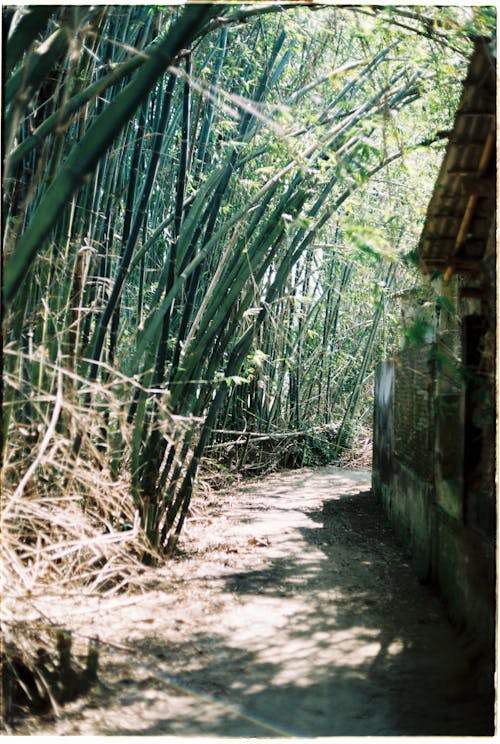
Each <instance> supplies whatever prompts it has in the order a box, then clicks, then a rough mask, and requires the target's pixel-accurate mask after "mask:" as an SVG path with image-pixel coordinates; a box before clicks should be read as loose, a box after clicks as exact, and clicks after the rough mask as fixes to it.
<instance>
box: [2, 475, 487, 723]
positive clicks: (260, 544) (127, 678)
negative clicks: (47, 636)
mask: <svg viewBox="0 0 500 744" xmlns="http://www.w3.org/2000/svg"><path fill="white" fill-rule="evenodd" d="M369 488H370V476H369V473H367V472H364V471H363V472H361V471H356V472H351V471H345V470H340V469H338V468H334V467H326V468H320V469H316V470H310V469H304V470H300V471H288V472H285V473H280V474H275V475H272V476H269V477H267V478H265V479H261V480H258V481H251V482H247V483H246V484H245V485H244V486H242V487H238V488H234V489H231V490H228V491H225V492H221V493H218V494H215V495H213V496H212V497H211V501H210V503H208V504H205V505H204V507H203V510H202V512H203V513H202V514H201V515H198V517H197V519H193V520H192V521H191V523H190V525H189V526H188V529H187V532H186V536H185V539H184V541H183V544H182V554H181V555H180V557H178V558H177V559H176V560H174V561H171V562H170V563H169V564H168V565H166V566H165V567H162V568H161V569H157V570H155V571H154V572H152V573H151V575H150V576H148V577H147V585H146V588H145V590H144V592H143V593H142V594H141V595H139V596H137V595H135V596H130V595H124V596H121V597H118V598H117V597H115V598H111V599H103V600H98V599H90V600H85V602H83V601H81V600H80V601H77V600H76V599H75V598H71V599H69V598H68V599H59V600H58V601H57V603H55V602H54V598H47V599H46V606H45V607H43V603H39V607H40V608H41V609H45V610H46V611H47V612H49V611H50V616H51V617H52V618H54V619H58V621H60V622H61V623H63V624H65V625H66V627H71V628H72V629H73V630H74V632H75V634H76V636H77V637H78V636H79V634H82V635H94V634H95V633H98V634H99V636H100V637H101V639H102V640H103V641H104V645H103V652H102V654H101V671H100V678H101V681H102V683H103V684H102V685H101V686H100V687H98V688H96V689H95V690H93V691H92V692H91V693H90V695H88V696H87V697H85V698H81V699H79V700H77V701H75V702H74V703H71V704H69V705H67V706H66V707H65V709H64V710H63V712H62V714H61V717H60V718H59V719H56V720H50V719H49V718H46V719H43V720H40V719H35V718H32V719H28V720H26V722H25V723H24V724H23V726H22V727H21V728H20V729H19V730H17V731H16V733H18V734H52V735H80V736H81V735H94V736H95V735H106V736H123V735H154V736H158V735H163V736H169V735H170V736H183V737H185V736H202V737H220V736H224V737H264V738H269V737H277V736H280V737H287V736H292V737H293V736H299V737H316V736H341V735H345V736H352V735H377V736H388V735H422V736H428V735H457V736H458V735H480V734H491V731H490V729H489V724H488V720H487V719H488V714H487V709H486V706H485V703H484V701H483V700H481V699H480V698H478V697H477V696H476V695H474V693H473V692H472V690H471V684H470V679H471V670H470V668H469V664H468V662H467V657H466V653H465V649H464V642H463V640H462V639H461V638H460V637H459V636H458V635H457V633H456V632H455V630H454V629H453V628H452V627H451V626H450V624H449V623H448V621H447V619H446V615H445V612H444V609H443V607H442V605H441V602H440V600H439V598H438V597H437V596H436V595H435V594H434V593H433V592H432V590H431V589H430V588H429V587H427V586H422V585H421V584H419V582H418V581H417V579H416V578H415V576H414V574H413V573H412V571H411V568H410V566H409V561H408V559H407V557H406V556H405V554H404V552H403V551H402V549H401V548H400V547H399V546H398V545H397V543H396V541H395V539H394V537H393V535H392V532H391V530H390V528H389V527H388V525H387V523H386V521H385V518H384V516H383V514H382V513H381V510H380V508H379V505H378V504H377V502H376V501H375V500H374V498H373V497H372V496H371V494H370V493H369ZM145 582H146V579H145ZM106 642H112V643H114V644H117V645H119V646H124V647H125V648H124V649H121V650H120V649H119V648H116V647H110V646H106Z"/></svg>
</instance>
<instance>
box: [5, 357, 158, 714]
mask: <svg viewBox="0 0 500 744" xmlns="http://www.w3.org/2000/svg"><path fill="white" fill-rule="evenodd" d="M28 361H29V362H30V363H35V362H36V363H37V364H40V360H39V359H38V360H37V359H34V358H30V359H27V358H26V357H24V358H22V359H21V362H22V366H26V364H27V363H28ZM9 366H10V370H12V371H9V370H7V373H6V374H5V376H4V403H5V408H4V415H5V416H6V429H7V437H6V441H5V447H4V457H3V471H2V538H3V540H2V566H3V578H2V583H3V606H2V630H3V638H4V643H3V651H2V665H3V668H4V673H5V678H6V679H7V687H6V688H5V689H4V703H5V704H4V714H5V715H7V716H9V715H10V714H11V713H12V711H17V712H19V711H22V710H25V709H27V708H29V709H31V710H43V709H45V708H46V707H47V706H48V705H50V706H52V708H53V710H54V711H56V709H57V704H58V703H61V702H65V701H66V700H68V699H71V697H72V696H73V695H75V694H77V693H78V691H79V690H83V689H85V686H86V685H87V683H88V681H89V677H88V674H89V672H88V670H87V672H85V669H83V671H82V669H80V668H79V667H78V665H77V664H75V662H74V661H71V659H70V656H68V650H67V649H66V651H64V648H65V646H64V643H63V641H61V637H60V636H58V635H57V634H58V632H59V630H60V629H59V630H57V629H56V630H55V629H54V628H53V627H52V626H51V620H50V618H47V617H42V616H41V615H39V614H37V613H36V611H35V612H33V607H36V599H37V597H43V596H47V595H51V596H52V595H53V596H54V597H57V596H64V595H65V594H66V595H67V594H68V593H70V592H75V593H77V594H78V595H79V596H82V595H86V594H88V595H89V596H90V595H93V594H96V593H99V594H100V595H101V596H106V595H110V594H115V593H118V592H121V591H124V590H125V589H130V588H134V587H135V588H138V587H140V584H141V577H142V576H143V574H144V572H145V569H144V563H145V562H149V563H153V562H154V561H155V560H156V554H155V552H154V550H153V548H152V547H151V544H150V542H149V541H148V538H147V536H146V534H145V532H144V530H143V527H142V525H141V522H140V518H139V512H138V509H137V506H136V504H135V503H134V500H133V497H132V493H131V487H130V474H129V473H128V472H125V473H122V472H118V473H116V472H114V471H116V462H117V461H118V462H119V461H120V460H121V461H122V462H123V461H124V460H126V458H127V452H128V447H129V444H128V439H129V437H128V431H127V424H126V405H127V402H128V401H129V400H130V398H131V395H130V394H129V395H128V396H127V395H125V396H124V395H123V390H120V395H118V394H117V392H116V389H115V387H114V384H112V383H110V384H109V385H108V386H107V387H105V386H103V385H96V386H95V389H94V390H93V391H92V393H93V400H94V402H96V401H97V403H98V405H93V406H92V408H91V409H90V407H87V406H86V405H85V399H84V396H82V394H81V388H79V387H78V385H80V384H81V382H82V381H80V380H77V378H76V376H75V375H74V374H73V373H72V372H71V370H70V369H64V368H63V367H62V366H60V365H59V366H57V367H56V366H55V365H54V366H51V365H49V364H48V363H45V365H44V370H43V374H41V373H40V371H39V370H38V375H37V376H38V379H43V380H44V386H45V388H46V389H44V390H41V389H40V388H38V389H36V390H34V389H33V387H30V386H29V385H27V384H20V383H19V366H18V367H16V365H9ZM76 382H77V383H78V385H77V384H75V383H76ZM119 382H120V386H121V387H122V388H123V385H124V384H125V382H124V380H123V379H120V381H119ZM77 389H78V390H79V393H78V394H77V392H76V390H77ZM82 398H83V402H82V400H81V399H82ZM122 401H125V402H122ZM110 431H111V432H113V438H112V437H111V436H110V437H109V438H106V437H103V432H110ZM77 438H79V442H80V444H79V447H78V448H75V447H74V443H75V441H76V439H77ZM115 442H119V446H120V451H119V452H118V453H117V451H116V449H115V450H114V449H113V448H114V443H115ZM42 626H43V627H44V628H45V631H43V632H42V630H41V627H42ZM61 654H62V656H61ZM91 666H92V665H91ZM85 674H86V675H87V676H85ZM82 675H83V676H82ZM5 707H7V709H6V710H5Z"/></svg>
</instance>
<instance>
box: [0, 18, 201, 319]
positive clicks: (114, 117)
mask: <svg viewBox="0 0 500 744" xmlns="http://www.w3.org/2000/svg"><path fill="white" fill-rule="evenodd" d="M213 14H214V7H213V6H212V5H201V6H200V5H196V6H194V5H193V6H187V7H185V8H184V10H183V12H182V15H181V17H180V18H179V20H178V21H177V22H176V23H175V24H174V25H173V26H172V27H171V28H170V29H169V31H168V33H167V35H166V37H165V38H164V39H163V40H161V41H159V42H158V44H157V45H156V46H155V48H154V49H151V51H150V53H149V59H148V61H147V62H145V64H144V65H143V66H142V68H141V69H140V70H139V72H138V73H137V74H136V76H135V77H134V79H133V80H132V81H131V82H130V83H129V84H128V85H127V86H126V87H125V88H124V89H123V90H122V91H121V93H120V94H119V95H118V96H117V97H116V98H115V99H114V100H113V101H112V102H111V103H110V104H109V106H107V108H105V109H104V111H103V112H102V113H101V115H100V116H99V118H98V119H97V121H96V122H95V124H94V125H93V126H92V127H91V128H90V129H89V130H88V132H87V133H86V134H85V136H84V137H83V138H82V139H81V140H80V142H79V143H78V144H77V145H75V147H74V148H73V150H72V152H71V153H70V155H69V157H68V159H67V160H66V162H65V164H64V166H63V167H62V168H61V171H60V172H59V174H58V175H57V177H56V178H55V180H54V182H53V183H52V185H51V186H50V188H49V189H48V190H47V192H46V194H45V196H44V197H43V199H42V200H41V202H40V204H39V206H38V208H37V210H36V211H35V213H34V214H33V216H32V218H31V221H30V224H29V226H28V228H27V229H26V231H25V233H24V234H23V235H22V236H21V238H20V239H19V242H18V243H17V245H16V246H15V247H14V249H13V251H12V254H11V255H10V257H9V259H8V261H7V264H6V266H5V270H4V290H3V301H4V307H5V308H7V307H8V306H9V305H10V304H11V302H12V300H13V299H14V298H15V296H16V294H17V292H18V291H19V290H20V288H21V286H22V285H23V283H24V280H25V278H26V276H27V273H28V271H29V269H30V267H31V265H32V263H33V260H34V259H35V257H36V255H37V252H38V251H40V250H41V247H42V246H43V243H44V241H45V239H46V238H47V237H48V235H49V233H50V230H51V229H52V227H53V226H54V225H55V224H56V223H57V221H58V220H59V219H60V216H61V212H62V210H63V209H64V207H65V206H66V205H67V203H68V200H69V199H70V197H71V195H72V194H73V193H74V192H75V191H77V189H78V188H79V187H80V186H81V184H82V183H83V180H84V178H85V177H86V176H87V175H88V174H89V173H91V172H92V170H93V169H94V168H95V167H96V165H97V163H98V162H99V159H100V158H101V157H102V156H103V154H104V153H105V152H106V150H107V148H108V147H109V146H110V144H111V143H112V142H113V140H114V138H115V137H116V135H117V134H118V132H119V131H120V130H121V129H122V127H124V126H125V124H126V123H127V122H128V121H129V119H130V117H131V116H132V115H133V113H134V111H135V110H136V109H137V107H138V106H139V104H140V103H141V101H142V100H143V98H144V96H145V95H147V93H148V92H149V91H150V90H151V88H152V87H153V85H154V84H155V83H156V81H157V80H158V78H159V77H160V75H162V73H164V72H165V70H166V69H167V68H168V66H169V65H170V64H171V63H172V61H173V60H174V58H175V57H176V56H177V55H178V54H179V52H180V51H182V49H184V48H185V47H187V46H188V45H189V44H190V43H191V42H192V41H193V40H194V39H195V38H196V36H197V34H199V33H200V31H201V29H202V27H203V24H204V23H205V22H206V21H207V20H208V19H209V18H210V17H211V16H212V15H213Z"/></svg>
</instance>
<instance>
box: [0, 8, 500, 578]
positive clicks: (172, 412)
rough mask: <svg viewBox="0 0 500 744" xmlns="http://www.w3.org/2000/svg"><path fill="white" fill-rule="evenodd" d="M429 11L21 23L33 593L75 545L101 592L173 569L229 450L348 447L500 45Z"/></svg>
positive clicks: (20, 228) (15, 467)
mask: <svg viewBox="0 0 500 744" xmlns="http://www.w3.org/2000/svg"><path fill="white" fill-rule="evenodd" d="M428 11H429V14H431V15H428V16H424V15H419V13H418V12H417V11H411V10H410V9H408V8H406V9H405V8H400V9H398V8H395V9H386V10H380V9H378V10H374V9H371V8H369V7H368V6H360V7H359V8H351V9H349V8H340V7H336V6H328V5H326V6H314V5H313V6H312V7H311V6H310V7H303V6H302V5H301V4H293V3H290V4H288V5H287V4H284V5H278V4H275V3H270V4H263V3H260V4H254V5H234V4H228V5H224V4H217V5H204V4H192V5H189V4H188V5H186V6H184V7H180V6H175V7H174V6H172V7H169V6H164V7H163V6H136V5H114V6H100V5H96V6H85V5H79V6H55V5H52V6H32V7H30V8H19V7H6V8H5V9H4V31H5V38H6V44H5V55H4V56H5V59H4V62H5V64H4V74H5V79H4V127H3V132H4V143H3V144H4V191H3V194H4V204H3V216H4V217H3V218H4V222H3V240H4V280H3V287H4V295H3V301H4V415H3V457H4V460H3V462H4V489H5V493H6V494H8V496H7V497H6V498H5V502H4V516H3V519H4V527H5V529H6V531H7V533H8V532H9V530H12V531H16V530H17V531H18V532H19V531H20V530H21V527H20V526H19V525H24V526H23V527H22V530H24V533H23V534H24V537H22V539H20V541H19V542H18V543H16V545H17V547H16V549H15V550H14V549H13V550H12V553H11V554H9V560H12V565H13V566H18V570H19V572H21V566H22V565H25V564H27V563H30V565H32V564H37V565H38V569H37V570H38V571H39V573H40V574H43V571H44V569H43V566H44V565H45V564H47V565H48V564H49V563H50V560H52V558H53V557H54V555H55V552H54V544H59V543H58V541H59V542H60V540H62V539H63V537H64V539H65V540H66V542H67V545H68V546H71V545H72V546H73V548H71V547H67V551H66V552H64V551H63V553H64V556H65V557H66V558H65V559H68V556H73V558H72V559H71V560H72V561H73V564H74V563H75V562H76V563H77V562H78V561H80V562H82V561H83V563H84V564H85V566H86V569H85V570H86V571H87V574H88V575H89V576H90V575H92V566H94V565H102V562H103V560H105V561H108V562H109V561H110V560H111V558H110V556H112V555H114V553H113V550H114V549H115V548H116V550H118V548H117V547H116V546H119V545H121V544H122V543H123V542H126V541H129V542H130V541H131V540H132V539H134V540H136V539H137V540H138V542H140V549H139V552H138V559H139V560H151V558H152V557H153V556H158V555H161V554H165V553H169V552H171V550H172V549H173V547H174V546H175V543H176V541H177V537H178V535H179V534H180V532H181V530H182V527H183V524H184V521H185V519H186V515H187V514H188V510H189V505H190V500H191V496H192V493H193V487H194V484H195V482H196V478H197V473H198V470H199V467H200V463H202V462H203V457H204V454H205V453H206V452H207V451H208V450H207V448H210V450H209V451H210V453H211V457H214V456H215V453H216V452H217V445H218V444H220V443H221V442H223V441H224V432H229V434H231V435H232V433H233V434H234V433H236V434H238V433H241V432H257V433H261V434H266V433H267V434H269V433H274V434H276V433H279V432H303V431H309V430H310V431H313V430H314V429H315V427H316V428H317V429H318V430H322V431H328V432H329V440H328V441H329V442H330V444H331V445H332V448H333V449H332V452H333V451H334V450H335V447H337V450H335V451H338V447H341V446H347V445H348V443H349V437H350V436H351V432H352V430H353V422H355V420H356V416H357V415H361V413H360V411H361V412H363V411H364V413H363V415H369V404H367V403H366V401H367V400H368V398H367V394H368V393H367V391H369V384H370V382H369V380H370V374H371V369H372V365H373V362H374V360H375V359H376V358H377V355H378V356H380V354H381V353H382V352H383V351H384V350H385V349H386V347H387V345H388V344H390V343H392V342H393V340H394V333H395V330H394V325H395V324H394V322H393V321H392V320H391V307H392V306H391V304H390V301H389V298H390V296H391V293H392V292H393V291H394V289H395V288H396V287H397V288H400V287H402V286H407V285H408V286H409V285H412V284H413V283H414V281H415V280H414V276H413V274H412V269H411V266H410V265H409V264H408V262H405V261H404V260H403V259H402V258H401V256H403V254H405V253H407V252H409V251H410V250H411V248H412V244H413V243H414V241H415V237H416V235H417V234H418V225H419V221H421V219H422V216H423V215H422V209H423V205H424V204H425V199H426V197H427V196H428V193H429V188H430V185H431V183H432V178H433V176H434V174H435V169H436V164H437V160H438V157H439V152H440V149H439V148H440V140H439V135H438V136H436V133H437V132H438V131H439V129H446V126H447V124H448V123H449V121H450V117H451V114H452V112H453V104H454V101H455V95H456V89H457V84H458V83H459V82H460V79H461V77H463V71H464V69H465V66H466V60H467V54H468V52H469V50H470V44H471V41H470V39H471V34H473V33H484V32H485V29H486V30H487V27H488V23H490V18H489V16H488V14H487V13H486V11H484V10H483V11H481V9H479V10H476V11H475V12H472V11H470V12H469V13H467V12H466V11H465V10H459V9H452V8H448V9H446V8H442V9H428ZM433 143H434V144H433ZM367 412H368V413H367ZM64 509H66V511H67V515H69V516H67V517H65V518H64V519H63V517H62V516H61V514H62V513H63V511H64ZM58 510H62V511H58ZM68 510H69V511H68ZM81 520H83V522H82V524H84V525H86V526H83V527H78V528H76V527H75V525H76V523H77V522H78V523H79V524H80V522H81ZM85 520H86V521H85ZM28 523H29V524H28ZM29 525H31V527H29ZM22 530H21V531H22ZM49 533H50V534H51V535H52V537H49ZM54 535H55V536H54ZM58 535H59V537H58ZM92 535H94V537H95V535H97V536H98V538H99V539H97V538H95V540H94V537H92ZM103 535H104V536H105V537H106V540H107V542H105V543H104V542H103V541H102V539H101V538H102V536H103ZM84 537H85V540H84V539H83V538H84ZM139 538H140V539H139ZM92 540H94V542H92ZM84 543H85V546H86V547H85V550H84V549H83V547H82V545H83V544H84ZM98 544H99V546H100V547H99V549H97V547H96V546H97V545H98ZM89 545H90V546H91V547H90V548H89ZM103 545H104V547H103ZM92 546H94V548H95V549H94V548H93V547H92ZM113 546H115V548H113ZM44 551H45V553H44ZM50 551H53V552H52V553H51V552H50ZM82 551H83V552H82ZM85 551H87V553H88V555H87V553H85ZM89 551H90V552H89ZM110 551H111V552H110ZM83 553H85V555H87V557H86V558H85V560H84V559H83V557H82V556H83ZM61 555H62V553H61ZM44 556H45V557H44ZM47 556H48V557H47ZM71 560H70V561H69V564H71V565H73V564H72V563H71ZM44 561H45V563H44ZM85 561H86V562H85ZM37 562H38V563H37ZM16 570H17V569H16Z"/></svg>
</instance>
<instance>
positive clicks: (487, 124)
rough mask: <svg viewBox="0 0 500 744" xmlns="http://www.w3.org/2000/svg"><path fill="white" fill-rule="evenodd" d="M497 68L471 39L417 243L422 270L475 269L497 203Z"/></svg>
mask: <svg viewBox="0 0 500 744" xmlns="http://www.w3.org/2000/svg"><path fill="white" fill-rule="evenodd" d="M495 93H496V69H495V60H494V58H493V57H492V55H491V54H490V52H489V50H488V46H487V43H486V41H485V40H484V39H481V40H478V41H477V42H476V44H475V49H474V53H473V55H472V58H471V61H470V64H469V70H468V74H467V78H466V80H465V82H464V87H463V91H462V97H461V100H460V104H459V106H458V109H457V113H456V116H455V122H454V125H453V129H452V130H451V132H450V133H449V141H448V146H447V148H446V154H445V156H444V160H443V163H442V166H441V170H440V172H439V176H438V178H437V181H436V184H435V187H434V192H433V195H432V198H431V200H430V203H429V207H428V210H427V217H426V221H425V225H424V228H423V231H422V235H421V237H420V242H419V245H418V254H419V259H420V266H421V268H422V270H423V271H424V272H425V273H433V272H436V271H440V272H442V273H444V274H445V277H446V276H447V277H448V278H449V277H450V276H451V274H453V273H457V274H476V273H478V271H479V261H480V260H481V258H482V256H483V254H484V251H485V248H486V242H487V238H488V235H489V232H490V228H491V225H492V221H493V219H494V215H495V207H496V193H495V192H496V178H495V174H496V155H495V152H496V96H495Z"/></svg>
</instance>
